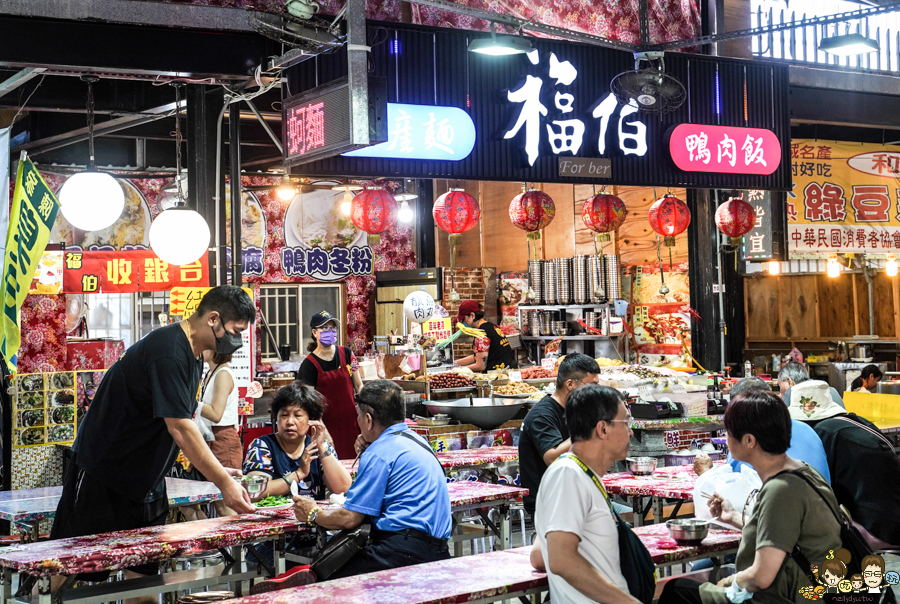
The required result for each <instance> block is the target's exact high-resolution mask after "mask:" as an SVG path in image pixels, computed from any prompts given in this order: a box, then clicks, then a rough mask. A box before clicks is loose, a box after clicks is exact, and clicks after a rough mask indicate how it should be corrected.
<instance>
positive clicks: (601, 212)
mask: <svg viewBox="0 0 900 604" xmlns="http://www.w3.org/2000/svg"><path fill="white" fill-rule="evenodd" d="M627 215H628V210H627V209H626V208H625V202H624V201H622V200H621V199H619V198H618V197H616V196H615V195H607V194H606V193H600V194H599V195H594V196H593V197H591V198H590V199H588V200H587V201H585V202H584V205H583V206H582V208H581V220H582V222H584V226H586V227H587V228H589V229H591V230H592V231H594V232H595V233H600V237H599V239H600V241H609V233H610V231H615V230H616V229H618V228H619V227H620V226H622V223H623V222H625V217H626V216H627Z"/></svg>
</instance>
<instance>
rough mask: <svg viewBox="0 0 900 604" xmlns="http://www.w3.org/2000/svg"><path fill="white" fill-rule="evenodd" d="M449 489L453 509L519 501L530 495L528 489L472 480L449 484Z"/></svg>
mask: <svg viewBox="0 0 900 604" xmlns="http://www.w3.org/2000/svg"><path fill="white" fill-rule="evenodd" d="M447 489H449V491H450V507H451V508H455V507H460V506H464V505H472V504H475V503H488V502H491V501H497V500H512V499H519V498H520V497H523V496H525V495H527V494H528V489H520V488H518V487H510V486H506V485H503V484H489V483H486V482H475V481H470V480H464V481H461V482H450V483H447Z"/></svg>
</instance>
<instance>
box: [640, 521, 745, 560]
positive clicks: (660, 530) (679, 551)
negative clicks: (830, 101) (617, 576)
mask: <svg viewBox="0 0 900 604" xmlns="http://www.w3.org/2000/svg"><path fill="white" fill-rule="evenodd" d="M632 530H634V532H635V534H636V535H637V536H638V537H639V538H640V540H641V543H643V544H644V545H645V546H646V547H647V550H648V551H649V552H650V557H651V558H653V563H654V564H671V563H672V562H677V561H679V560H685V559H687V558H696V557H698V556H704V555H712V554H715V553H718V552H730V551H736V550H737V547H738V545H739V544H740V543H741V532H740V531H732V530H726V529H717V528H710V529H709V535H707V536H706V539H704V540H703V541H702V542H701V543H700V545H679V544H677V543H675V542H674V541H673V540H672V538H671V537H670V536H669V531H668V529H666V525H665V524H648V525H646V526H640V527H636V528H634V529H632Z"/></svg>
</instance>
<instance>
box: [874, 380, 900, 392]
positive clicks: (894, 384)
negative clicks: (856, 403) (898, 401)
mask: <svg viewBox="0 0 900 604" xmlns="http://www.w3.org/2000/svg"><path fill="white" fill-rule="evenodd" d="M876 392H877V393H878V394H900V380H892V381H889V382H878V389H877V390H876Z"/></svg>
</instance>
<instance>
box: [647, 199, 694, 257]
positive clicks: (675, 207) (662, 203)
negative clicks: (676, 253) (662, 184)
mask: <svg viewBox="0 0 900 604" xmlns="http://www.w3.org/2000/svg"><path fill="white" fill-rule="evenodd" d="M689 224H691V211H690V210H689V209H688V207H687V204H686V203H684V202H683V201H681V200H680V199H678V198H677V197H675V196H674V195H672V194H671V193H666V194H665V195H664V196H663V197H662V198H660V199H658V200H657V201H656V203H654V204H653V205H652V206H650V228H652V229H653V230H654V231H656V232H657V233H658V234H659V235H662V236H663V237H664V239H663V241H664V242H665V245H666V247H675V236H676V235H680V234H681V233H683V232H684V230H685V229H686V228H688V225H689Z"/></svg>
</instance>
